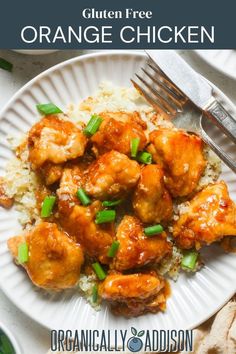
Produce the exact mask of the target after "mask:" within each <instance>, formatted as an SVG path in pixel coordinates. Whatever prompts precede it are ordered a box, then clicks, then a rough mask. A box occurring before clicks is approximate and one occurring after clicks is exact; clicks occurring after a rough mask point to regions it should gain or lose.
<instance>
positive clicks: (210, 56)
mask: <svg viewBox="0 0 236 354" xmlns="http://www.w3.org/2000/svg"><path fill="white" fill-rule="evenodd" d="M195 53H197V54H198V55H199V56H200V57H201V58H202V59H203V60H204V61H206V62H207V63H208V64H209V65H211V66H212V67H213V68H215V69H217V70H219V71H220V72H222V73H223V74H225V75H227V76H229V77H231V78H232V79H234V80H235V79H236V50H234V49H227V50H225V49H224V50H218V49H214V50H200V49H199V50H196V51H195Z"/></svg>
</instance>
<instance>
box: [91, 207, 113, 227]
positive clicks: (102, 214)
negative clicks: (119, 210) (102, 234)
mask: <svg viewBox="0 0 236 354" xmlns="http://www.w3.org/2000/svg"><path fill="white" fill-rule="evenodd" d="M115 218H116V212H115V210H101V211H98V212H97V214H96V219H95V223H96V224H103V223H105V222H111V221H114V220H115Z"/></svg>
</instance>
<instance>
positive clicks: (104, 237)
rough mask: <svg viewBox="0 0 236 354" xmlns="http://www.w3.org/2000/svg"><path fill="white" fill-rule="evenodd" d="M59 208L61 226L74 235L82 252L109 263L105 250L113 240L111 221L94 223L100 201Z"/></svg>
mask: <svg viewBox="0 0 236 354" xmlns="http://www.w3.org/2000/svg"><path fill="white" fill-rule="evenodd" d="M59 210H60V220H59V221H60V223H61V225H62V227H63V228H64V229H65V230H66V231H67V232H68V233H69V234H70V235H72V236H74V237H75V239H76V241H77V242H78V243H79V244H81V246H82V247H83V249H84V252H85V253H87V254H88V255H89V256H90V257H93V258H96V259H98V260H99V261H100V262H101V263H109V259H108V257H107V252H108V249H109V248H110V246H111V244H112V241H113V234H114V230H113V224H112V223H107V224H101V225H97V224H96V223H95V217H96V213H97V212H98V211H99V210H101V203H100V202H99V201H95V202H94V203H92V204H91V205H89V206H87V207H85V206H81V205H75V206H74V207H73V208H71V209H68V208H66V209H64V208H61V209H59ZM68 210H69V213H68Z"/></svg>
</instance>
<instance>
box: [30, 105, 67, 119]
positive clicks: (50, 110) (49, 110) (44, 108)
mask: <svg viewBox="0 0 236 354" xmlns="http://www.w3.org/2000/svg"><path fill="white" fill-rule="evenodd" d="M36 107H37V109H38V111H39V112H40V113H42V114H45V115H46V116H47V115H49V114H56V113H63V112H62V110H61V109H60V108H58V107H57V106H55V104H53V103H43V104H37V105H36Z"/></svg>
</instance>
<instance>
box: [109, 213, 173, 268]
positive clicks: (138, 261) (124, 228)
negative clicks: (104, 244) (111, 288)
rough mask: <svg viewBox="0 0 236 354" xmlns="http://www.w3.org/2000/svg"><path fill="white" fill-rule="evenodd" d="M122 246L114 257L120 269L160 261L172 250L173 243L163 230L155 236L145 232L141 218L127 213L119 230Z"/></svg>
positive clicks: (117, 235) (118, 239)
mask: <svg viewBox="0 0 236 354" xmlns="http://www.w3.org/2000/svg"><path fill="white" fill-rule="evenodd" d="M116 237H117V241H119V242H120V246H119V249H118V252H117V254H116V257H115V258H114V268H115V269H116V270H119V271H124V270H127V269H132V268H137V267H142V266H145V265H147V264H149V263H158V262H160V260H161V259H162V258H163V257H165V256H166V255H167V254H170V252H171V244H170V243H169V242H168V241H167V239H166V233H165V232H162V233H161V234H159V235H156V236H153V237H147V236H145V234H144V231H143V226H142V224H141V222H140V221H139V219H137V218H136V217H133V216H128V215H126V216H125V217H124V218H123V219H122V221H121V223H120V225H119V227H118V230H117V234H116Z"/></svg>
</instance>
